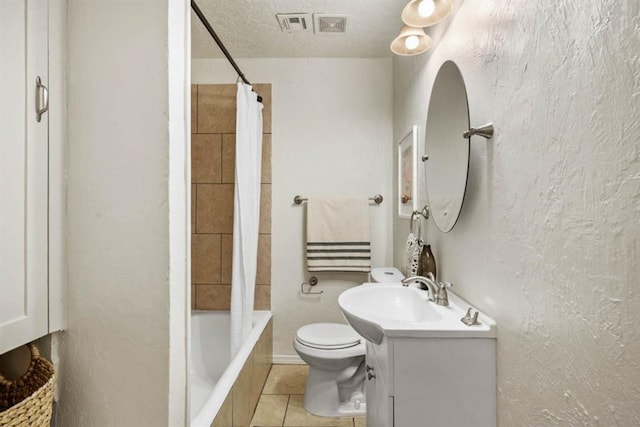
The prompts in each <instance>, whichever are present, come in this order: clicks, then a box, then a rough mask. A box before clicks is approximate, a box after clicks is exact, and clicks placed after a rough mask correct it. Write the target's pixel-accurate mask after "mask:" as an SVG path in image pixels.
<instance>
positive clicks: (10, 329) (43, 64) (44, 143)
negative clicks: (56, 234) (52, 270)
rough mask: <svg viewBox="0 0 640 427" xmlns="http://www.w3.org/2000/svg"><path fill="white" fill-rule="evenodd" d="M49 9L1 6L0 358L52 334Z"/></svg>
mask: <svg viewBox="0 0 640 427" xmlns="http://www.w3.org/2000/svg"><path fill="white" fill-rule="evenodd" d="M47 7H48V5H47V1H46V0H28V1H26V0H2V1H0V354H2V353H4V352H6V351H8V350H11V349H13V348H15V347H18V346H20V345H22V344H25V343H27V342H29V341H32V340H34V339H36V338H39V337H42V336H44V335H46V334H47V333H48V331H49V325H48V321H49V314H48V313H49V311H48V310H49V296H48V166H49V164H48V161H49V159H48V156H49V152H48V126H49V124H48V114H43V115H41V117H40V120H39V121H38V119H37V114H36V111H37V109H40V110H41V112H42V110H44V107H45V104H46V97H47V94H46V93H45V91H46V89H45V87H44V86H43V85H46V84H47V81H48V33H47V31H48V26H47V24H48V9H47ZM37 77H40V82H41V85H37V84H36V78H37Z"/></svg>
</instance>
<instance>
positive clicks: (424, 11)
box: [418, 0, 436, 18]
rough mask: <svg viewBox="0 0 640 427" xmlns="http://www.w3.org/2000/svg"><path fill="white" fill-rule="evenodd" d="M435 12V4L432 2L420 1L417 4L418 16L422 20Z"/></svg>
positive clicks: (428, 0) (431, 0) (429, 0)
mask: <svg viewBox="0 0 640 427" xmlns="http://www.w3.org/2000/svg"><path fill="white" fill-rule="evenodd" d="M435 10H436V4H435V3H434V1H433V0H422V1H421V2H420V4H418V14H419V15H420V16H422V17H423V18H426V17H428V16H431V15H433V12H435Z"/></svg>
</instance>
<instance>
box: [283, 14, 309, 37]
mask: <svg viewBox="0 0 640 427" xmlns="http://www.w3.org/2000/svg"><path fill="white" fill-rule="evenodd" d="M276 18H278V23H279V24H280V29H281V30H282V31H286V32H288V33H293V32H299V31H310V30H311V22H312V21H311V14H309V13H278V14H277V15H276Z"/></svg>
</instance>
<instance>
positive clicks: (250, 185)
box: [231, 82, 263, 357]
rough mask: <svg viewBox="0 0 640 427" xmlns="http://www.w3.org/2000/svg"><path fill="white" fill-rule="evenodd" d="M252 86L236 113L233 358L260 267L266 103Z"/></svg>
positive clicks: (241, 92)
mask: <svg viewBox="0 0 640 427" xmlns="http://www.w3.org/2000/svg"><path fill="white" fill-rule="evenodd" d="M257 98H258V97H257V95H256V93H255V92H253V91H252V88H251V86H250V85H247V84H244V83H242V82H240V83H238V92H237V96H236V99H237V105H238V106H237V112H236V185H235V196H234V211H233V269H232V275H231V356H232V357H233V356H234V355H235V354H236V353H237V351H238V349H239V348H240V346H241V345H242V343H243V342H244V340H245V339H246V337H247V335H249V332H250V331H251V327H252V320H253V319H252V317H253V298H254V293H255V286H256V269H257V265H258V261H257V258H258V227H259V225H260V178H261V165H262V108H263V106H262V104H261V103H259V102H258V99H257Z"/></svg>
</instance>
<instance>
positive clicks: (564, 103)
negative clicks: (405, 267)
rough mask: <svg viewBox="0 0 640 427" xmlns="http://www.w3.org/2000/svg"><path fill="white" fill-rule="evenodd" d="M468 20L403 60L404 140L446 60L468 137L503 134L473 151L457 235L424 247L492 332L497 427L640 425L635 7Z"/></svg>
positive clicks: (401, 231)
mask: <svg viewBox="0 0 640 427" xmlns="http://www.w3.org/2000/svg"><path fill="white" fill-rule="evenodd" d="M458 6H459V10H458V12H457V14H456V15H455V16H454V17H451V18H449V19H448V20H447V21H446V22H444V23H442V24H440V25H439V26H437V27H436V28H435V30H434V31H435V35H436V38H438V39H441V41H440V44H439V45H438V46H437V48H436V49H435V50H434V51H433V52H432V53H430V54H427V55H423V56H421V57H418V58H396V59H395V60H394V135H395V139H396V140H397V139H398V138H399V137H400V136H401V135H402V134H403V132H406V129H408V128H409V126H410V125H411V124H414V123H417V124H421V125H424V123H425V119H426V114H427V105H428V101H429V94H430V88H431V85H432V82H433V80H434V78H435V73H436V71H437V69H438V67H439V66H440V64H441V63H442V62H444V61H445V60H446V59H453V60H455V61H456V62H457V63H458V65H459V66H460V68H461V70H462V74H463V76H464V78H465V80H466V83H467V91H468V95H469V105H470V114H471V123H472V125H479V124H483V123H485V122H487V121H493V122H494V123H495V125H496V132H497V133H496V136H495V137H494V139H493V140H491V141H488V142H485V140H484V139H481V138H473V139H472V149H471V163H470V175H469V184H468V188H467V197H466V200H465V204H464V206H463V210H462V215H461V218H460V220H459V222H458V224H457V226H456V228H454V230H453V231H452V232H451V233H449V234H442V233H440V232H438V231H436V230H435V229H434V227H433V225H432V224H431V225H430V226H429V240H430V242H431V243H432V247H433V248H434V252H435V256H436V259H437V260H438V262H439V264H438V266H439V271H440V272H441V274H442V278H443V279H444V280H449V281H452V282H453V283H454V286H455V288H454V290H455V291H456V292H458V293H459V294H461V295H462V296H463V297H465V298H466V299H468V300H469V301H470V302H472V303H475V304H477V305H478V306H479V307H481V308H482V309H483V310H485V311H486V312H487V313H488V314H489V315H491V316H493V317H494V318H495V319H496V320H497V321H498V325H499V333H498V384H499V396H498V397H499V403H498V411H499V421H500V425H501V426H524V425H527V426H529V425H531V426H538V425H562V426H578V425H580V426H583V425H602V426H612V425H620V426H630V425H639V424H640V406H639V405H638V402H640V333H639V330H640V329H639V328H638V327H637V325H638V323H640V310H639V307H640V296H639V293H638V277H639V276H640V263H639V262H638V261H639V258H640V144H639V143H638V135H639V134H640V100H639V99H638V98H639V95H640V71H639V70H640V47H639V46H640V36H639V34H640V3H638V2H637V1H636V0H626V1H611V0H610V1H599V2H578V1H565V2H557V1H550V0H544V1H535V2H532V1H526V0H517V1H506V2H503V1H497V0H493V1H483V2H477V1H469V0H467V1H465V2H464V3H462V4H461V5H459V4H458ZM421 173H423V172H421ZM421 194H422V199H423V201H424V190H423V191H422V192H421ZM394 225H395V233H394V234H395V239H396V242H395V248H396V252H395V258H396V263H399V262H400V259H401V257H402V241H403V240H404V238H405V233H406V231H405V230H406V222H405V221H398V220H396V222H395V224H394Z"/></svg>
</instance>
